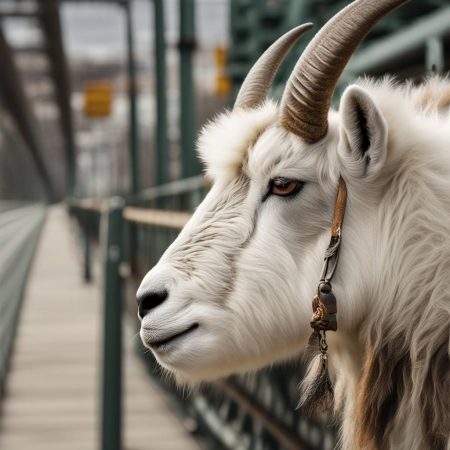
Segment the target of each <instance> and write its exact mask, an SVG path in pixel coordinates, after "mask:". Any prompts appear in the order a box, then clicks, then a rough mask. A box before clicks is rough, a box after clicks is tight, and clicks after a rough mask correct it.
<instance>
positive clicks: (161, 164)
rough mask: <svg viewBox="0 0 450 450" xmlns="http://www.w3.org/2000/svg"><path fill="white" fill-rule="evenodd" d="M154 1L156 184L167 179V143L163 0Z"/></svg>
mask: <svg viewBox="0 0 450 450" xmlns="http://www.w3.org/2000/svg"><path fill="white" fill-rule="evenodd" d="M153 3H154V9H153V13H154V27H155V37H154V45H155V47H154V50H155V80H156V83H155V86H156V89H155V95H156V149H155V155H156V174H155V175H156V177H155V180H156V184H157V185H160V184H164V183H167V182H168V181H169V145H168V142H167V95H166V41H165V38H164V4H163V0H153Z"/></svg>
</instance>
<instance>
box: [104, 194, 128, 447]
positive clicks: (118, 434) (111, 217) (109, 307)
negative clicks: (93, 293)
mask: <svg viewBox="0 0 450 450" xmlns="http://www.w3.org/2000/svg"><path fill="white" fill-rule="evenodd" d="M123 207H124V201H123V200H122V199H121V198H113V199H111V200H110V202H109V205H108V208H107V211H106V212H105V213H104V215H103V217H102V229H101V233H102V238H103V239H104V242H103V251H104V289H103V293H104V298H103V307H104V314H103V367H102V399H101V414H102V416H101V449H102V450H121V448H122V309H123V305H122V279H121V276H120V267H121V263H122V259H123V218H122V213H123Z"/></svg>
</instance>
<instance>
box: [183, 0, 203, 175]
mask: <svg viewBox="0 0 450 450" xmlns="http://www.w3.org/2000/svg"><path fill="white" fill-rule="evenodd" d="M179 10H180V42H179V49H180V102H181V105H180V131H181V161H182V176H183V178H187V177H190V176H193V175H197V174H199V173H200V172H201V167H200V162H199V161H198V159H197V157H196V154H195V144H194V143H195V136H196V131H197V130H196V108H195V101H194V97H195V94H194V83H193V79H192V55H193V52H194V48H195V24H194V16H195V11H194V0H179Z"/></svg>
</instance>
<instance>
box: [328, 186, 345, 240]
mask: <svg viewBox="0 0 450 450" xmlns="http://www.w3.org/2000/svg"><path fill="white" fill-rule="evenodd" d="M346 203H347V186H346V185H345V181H344V179H343V178H342V177H339V187H338V191H337V196H336V204H335V207H334V214H333V222H332V223H331V236H332V237H338V236H340V235H341V227H342V222H343V221H344V214H345V205H346Z"/></svg>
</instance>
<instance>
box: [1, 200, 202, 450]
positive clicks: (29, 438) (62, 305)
mask: <svg viewBox="0 0 450 450" xmlns="http://www.w3.org/2000/svg"><path fill="white" fill-rule="evenodd" d="M77 253H78V252H77V249H76V242H75V239H74V238H73V237H72V236H71V226H70V224H69V221H68V218H67V216H66V213H65V211H64V209H63V208H62V207H53V208H51V209H50V212H49V215H48V218H47V222H46V224H45V227H44V230H43V234H42V236H41V240H40V243H39V246H38V249H37V253H36V256H35V260H34V263H33V267H32V271H31V274H30V278H29V282H28V286H27V289H26V294H25V301H24V305H23V309H22V313H21V319H20V322H19V328H18V334H17V338H16V341H15V347H14V353H13V358H12V364H11V371H10V373H9V376H8V379H7V385H6V395H5V398H4V400H3V403H2V414H1V417H0V450H44V449H45V450H91V449H92V450H94V449H95V450H97V449H98V448H99V432H98V430H99V428H100V427H99V418H98V411H99V394H98V392H99V389H98V387H99V386H98V384H99V380H100V374H99V368H100V356H101V355H100V353H99V352H100V339H101V336H100V326H101V317H100V312H101V302H100V298H101V295H100V291H99V288H98V287H97V286H95V285H85V284H83V283H82V280H81V264H80V258H81V255H80V254H77ZM133 339H135V338H134V337H130V336H129V335H127V334H125V347H126V350H125V356H124V363H125V386H124V391H125V392H124V404H125V413H124V449H125V450H153V449H155V450H191V449H192V450H194V449H198V448H199V447H198V444H197V443H196V442H195V441H194V440H193V439H192V437H191V436H190V435H189V433H188V432H187V431H186V430H185V429H184V427H183V425H182V423H181V422H180V421H179V420H178V418H177V417H176V416H175V415H174V414H173V412H172V411H171V410H170V408H169V406H168V404H167V401H166V398H165V397H164V395H163V394H162V393H161V392H160V391H159V390H158V388H157V387H156V386H155V385H153V384H152V383H151V380H150V379H149V377H148V376H147V374H146V373H145V368H144V367H143V366H142V363H141V361H140V360H139V358H138V357H137V356H136V355H134V354H133V350H132V347H133Z"/></svg>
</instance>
